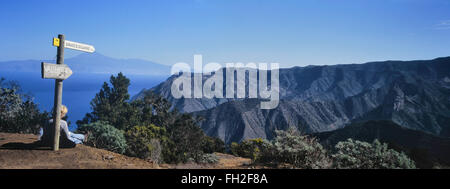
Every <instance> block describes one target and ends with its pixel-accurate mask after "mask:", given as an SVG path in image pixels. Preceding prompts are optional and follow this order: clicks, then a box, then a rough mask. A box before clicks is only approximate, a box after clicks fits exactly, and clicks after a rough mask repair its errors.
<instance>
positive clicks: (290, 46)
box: [0, 0, 450, 67]
mask: <svg viewBox="0 0 450 189" xmlns="http://www.w3.org/2000/svg"><path fill="white" fill-rule="evenodd" d="M58 34H65V36H66V39H67V40H71V41H77V42H82V43H87V44H91V45H94V46H95V48H96V50H97V52H98V53H101V54H103V55H106V56H110V57H114V58H138V59H145V60H150V61H154V62H157V63H160V64H166V65H173V64H175V63H177V62H187V63H191V62H193V55H194V54H201V55H203V61H204V63H208V62H218V63H228V62H243V63H248V62H257V63H260V62H265V63H272V62H277V63H280V66H281V67H292V66H307V65H332V64H348V63H364V62H369V61H383V60H416V59H433V58H436V57H443V56H450V1H448V0H339V1H336V0H158V1H156V0H155V1H149V0H145V1H144V0H129V1H125V0H1V1H0V42H1V44H0V61H9V60H28V59H37V60H45V59H54V57H55V56H56V48H55V47H53V46H51V42H52V38H53V37H57V35H58ZM80 53H81V52H77V51H73V50H66V57H73V56H76V55H78V54H80Z"/></svg>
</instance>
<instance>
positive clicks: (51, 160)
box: [0, 133, 250, 169]
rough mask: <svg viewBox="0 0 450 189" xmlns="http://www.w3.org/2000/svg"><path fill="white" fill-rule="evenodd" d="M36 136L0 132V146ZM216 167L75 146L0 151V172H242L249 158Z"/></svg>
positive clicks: (223, 157) (222, 160)
mask: <svg viewBox="0 0 450 189" xmlns="http://www.w3.org/2000/svg"><path fill="white" fill-rule="evenodd" d="M36 140H37V136H36V135H30V134H11V133H0V146H1V145H3V144H6V143H11V142H19V143H32V142H34V141H36ZM216 155H217V156H218V157H219V163H217V164H203V165H199V164H195V163H188V164H179V165H171V164H162V165H159V166H157V165H154V164H152V163H151V162H148V161H145V160H142V159H139V158H133V157H128V156H124V155H121V154H117V153H113V152H110V151H106V150H102V149H97V148H92V147H89V146H85V145H77V147H75V148H71V149H60V150H59V151H57V152H53V151H52V150H49V149H37V150H36V149H35V150H25V149H2V148H0V169H159V168H163V169H164V168H172V169H192V168H196V169H242V168H247V165H248V164H249V163H250V160H249V159H245V158H240V157H234V156H232V155H228V154H220V153H217V154H216Z"/></svg>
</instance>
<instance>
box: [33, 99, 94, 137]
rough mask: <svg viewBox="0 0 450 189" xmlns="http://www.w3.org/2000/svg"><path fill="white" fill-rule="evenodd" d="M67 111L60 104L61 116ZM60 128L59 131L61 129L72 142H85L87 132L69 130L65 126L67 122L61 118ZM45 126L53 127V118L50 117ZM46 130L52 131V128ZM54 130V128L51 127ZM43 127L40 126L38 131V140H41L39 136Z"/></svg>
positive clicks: (42, 131)
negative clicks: (78, 132) (84, 133)
mask: <svg viewBox="0 0 450 189" xmlns="http://www.w3.org/2000/svg"><path fill="white" fill-rule="evenodd" d="M67 112H68V109H67V107H66V106H64V105H61V118H63V117H65V116H66V114H67ZM60 126H61V127H60V128H61V131H63V132H64V133H65V135H66V137H67V139H69V140H71V141H72V142H74V143H75V144H82V143H83V142H86V140H87V134H86V135H82V134H75V133H72V132H70V131H69V127H68V126H67V122H66V121H64V120H62V119H61V121H60ZM46 127H53V119H50V120H49V121H48V124H46ZM45 130H47V131H52V129H45ZM53 130H54V129H53ZM44 134H45V133H44V129H43V128H41V129H40V131H39V140H41V137H42V136H43V135H44Z"/></svg>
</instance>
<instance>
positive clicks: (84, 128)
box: [78, 121, 127, 154]
mask: <svg viewBox="0 0 450 189" xmlns="http://www.w3.org/2000/svg"><path fill="white" fill-rule="evenodd" d="M78 131H80V132H89V133H90V135H89V137H88V141H87V142H86V143H85V144H86V145H89V146H93V147H96V148H102V149H106V150H109V151H113V152H117V153H120V154H123V153H125V150H126V149H127V142H126V140H125V136H124V133H123V131H121V130H119V129H117V128H115V127H114V126H111V125H109V124H108V123H107V122H103V121H97V122H93V123H89V124H83V125H81V126H80V127H78Z"/></svg>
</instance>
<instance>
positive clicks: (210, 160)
mask: <svg viewBox="0 0 450 189" xmlns="http://www.w3.org/2000/svg"><path fill="white" fill-rule="evenodd" d="M218 162H219V157H217V155H216V154H214V153H211V154H203V155H202V156H200V158H198V160H197V163H205V164H215V163H218Z"/></svg>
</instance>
